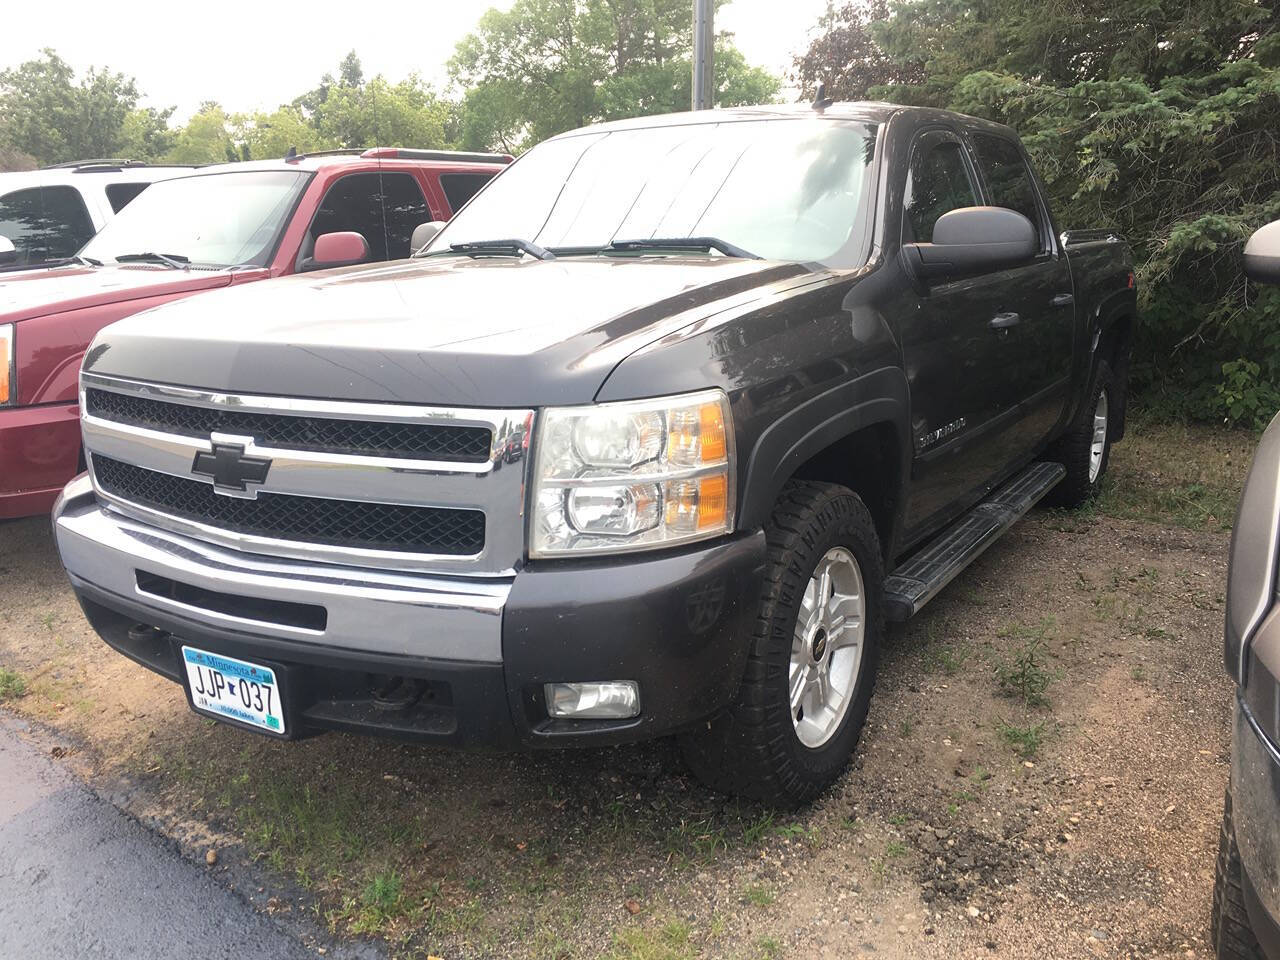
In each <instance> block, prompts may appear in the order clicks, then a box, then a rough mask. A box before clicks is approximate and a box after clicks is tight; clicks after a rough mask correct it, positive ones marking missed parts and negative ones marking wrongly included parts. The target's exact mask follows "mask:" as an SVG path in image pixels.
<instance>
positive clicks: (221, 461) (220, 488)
mask: <svg viewBox="0 0 1280 960" xmlns="http://www.w3.org/2000/svg"><path fill="white" fill-rule="evenodd" d="M212 440H213V448H212V450H210V451H209V452H208V453H205V452H204V451H203V450H201V451H200V452H198V453H197V454H196V458H195V460H194V461H192V463H191V473H192V474H193V475H194V476H197V477H210V478H212V479H213V490H214V493H221V494H225V495H226V496H228V497H242V498H244V499H247V500H256V499H258V490H257V488H256V487H254V488H250V487H249V484H251V483H253V484H260V483H265V482H266V479H267V471H268V470H270V469H271V461H270V460H268V459H266V458H264V457H248V456H245V448H246V447H248V446H250V445H251V444H252V443H253V438H252V437H235V438H234V442H232V441H231V439H230V438H227V437H221V436H218V435H217V434H214V436H213V438H212Z"/></svg>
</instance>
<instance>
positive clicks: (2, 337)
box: [0, 323, 18, 407]
mask: <svg viewBox="0 0 1280 960" xmlns="http://www.w3.org/2000/svg"><path fill="white" fill-rule="evenodd" d="M13 380H14V377H13V324H12V323H0V407H3V406H6V405H8V404H10V403H13V402H14V401H15V400H16V399H17V396H16V394H17V392H18V385H17V384H16V383H14V382H13Z"/></svg>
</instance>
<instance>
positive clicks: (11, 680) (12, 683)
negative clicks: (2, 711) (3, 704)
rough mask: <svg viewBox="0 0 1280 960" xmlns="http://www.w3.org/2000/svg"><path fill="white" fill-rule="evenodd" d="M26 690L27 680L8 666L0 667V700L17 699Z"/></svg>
mask: <svg viewBox="0 0 1280 960" xmlns="http://www.w3.org/2000/svg"><path fill="white" fill-rule="evenodd" d="M26 692H27V681H26V680H24V679H22V675H21V674H20V673H17V672H15V671H13V670H10V669H9V668H8V667H0V701H3V700H17V699H18V698H19V697H21V696H22V695H23V694H25V693H26Z"/></svg>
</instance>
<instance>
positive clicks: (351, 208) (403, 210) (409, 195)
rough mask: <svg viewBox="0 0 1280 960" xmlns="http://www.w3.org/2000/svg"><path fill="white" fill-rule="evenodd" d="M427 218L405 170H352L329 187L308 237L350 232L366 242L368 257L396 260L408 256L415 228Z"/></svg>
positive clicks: (423, 203) (423, 202)
mask: <svg viewBox="0 0 1280 960" xmlns="http://www.w3.org/2000/svg"><path fill="white" fill-rule="evenodd" d="M384 210H385V211H386V218H385V221H384V219H383V211H384ZM430 219H431V212H430V211H429V210H428V209H427V202H426V200H425V199H424V198H423V196H422V190H421V189H420V188H419V187H418V184H417V181H415V180H414V179H413V177H411V176H410V175H409V174H407V173H353V174H351V175H350V176H347V177H343V178H342V179H341V180H339V181H338V182H337V183H335V184H334V185H333V186H332V187H330V188H329V192H328V193H326V194H325V197H324V203H322V204H321V205H320V209H319V211H317V213H316V216H315V220H314V221H312V224H311V236H310V238H309V239H310V244H311V245H314V243H315V238H316V237H318V236H320V235H321V234H325V233H339V232H344V231H348V230H353V231H355V232H356V233H358V234H360V235H361V236H363V237H364V238H365V240H366V241H368V243H369V256H370V259H372V260H400V259H403V258H404V257H407V256H409V241H410V239H411V238H412V236H413V229H414V227H416V226H418V224H420V223H426V222H427V221H428V220H430ZM304 253H305V254H308V255H309V251H304Z"/></svg>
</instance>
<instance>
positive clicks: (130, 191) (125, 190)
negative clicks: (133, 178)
mask: <svg viewBox="0 0 1280 960" xmlns="http://www.w3.org/2000/svg"><path fill="white" fill-rule="evenodd" d="M149 186H151V184H149V183H145V182H144V183H108V184H107V202H108V203H110V204H111V210H112V212H113V213H119V212H120V211H121V210H123V209H124V208H125V207H127V206H128V205H129V201H131V200H132V199H133V198H134V197H136V196H137V195H138V194H140V193H141V192H142V191H143V190H145V189H147V187H149Z"/></svg>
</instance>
